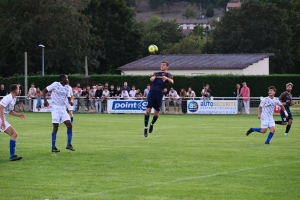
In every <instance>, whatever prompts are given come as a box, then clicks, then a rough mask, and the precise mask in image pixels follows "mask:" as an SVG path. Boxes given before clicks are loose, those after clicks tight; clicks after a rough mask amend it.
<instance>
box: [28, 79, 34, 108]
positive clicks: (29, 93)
mask: <svg viewBox="0 0 300 200" xmlns="http://www.w3.org/2000/svg"><path fill="white" fill-rule="evenodd" d="M35 93H36V88H35V85H34V83H31V87H30V88H29V90H28V94H27V98H28V99H29V110H30V111H33V100H32V99H34V97H35Z"/></svg>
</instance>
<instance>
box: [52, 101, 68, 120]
mask: <svg viewBox="0 0 300 200" xmlns="http://www.w3.org/2000/svg"><path fill="white" fill-rule="evenodd" d="M51 114H52V123H54V124H59V123H60V121H62V122H65V121H67V120H70V115H69V114H68V113H67V111H66V107H65V106H56V105H52V111H51Z"/></svg>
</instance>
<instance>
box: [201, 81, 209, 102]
mask: <svg viewBox="0 0 300 200" xmlns="http://www.w3.org/2000/svg"><path fill="white" fill-rule="evenodd" d="M201 94H202V97H203V100H204V101H209V100H210V97H211V90H210V89H209V85H208V84H206V85H205V87H204V89H203V90H202V92H201Z"/></svg>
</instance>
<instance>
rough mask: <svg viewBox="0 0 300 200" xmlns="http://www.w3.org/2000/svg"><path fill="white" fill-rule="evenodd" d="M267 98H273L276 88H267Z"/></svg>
mask: <svg viewBox="0 0 300 200" xmlns="http://www.w3.org/2000/svg"><path fill="white" fill-rule="evenodd" d="M268 89H269V92H268V93H269V96H274V95H275V93H276V88H275V87H274V86H270V87H269V88H268Z"/></svg>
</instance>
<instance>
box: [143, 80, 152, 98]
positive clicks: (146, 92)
mask: <svg viewBox="0 0 300 200" xmlns="http://www.w3.org/2000/svg"><path fill="white" fill-rule="evenodd" d="M150 89H151V86H150V84H148V85H147V88H146V89H145V90H144V98H145V99H147V96H148V93H149V91H150Z"/></svg>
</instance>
